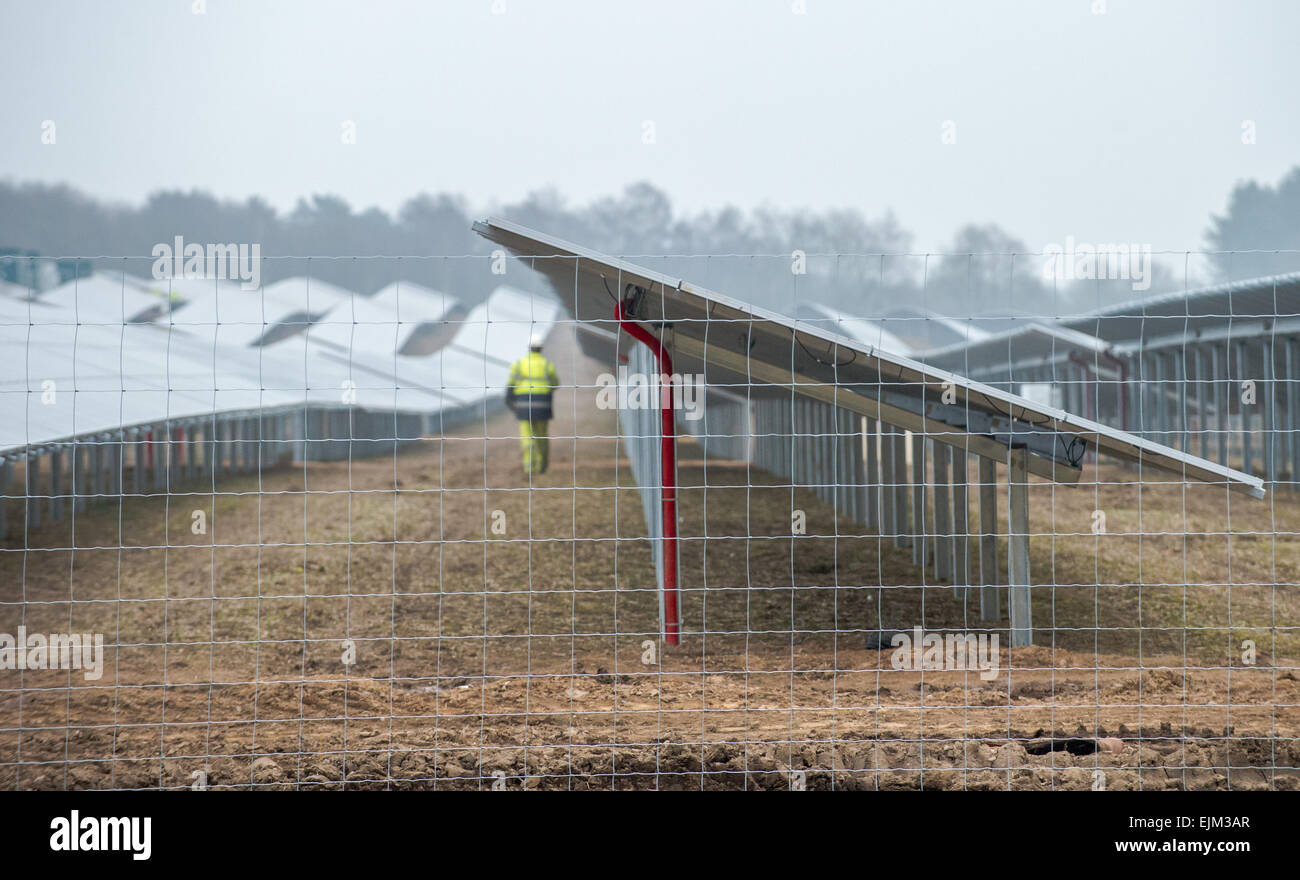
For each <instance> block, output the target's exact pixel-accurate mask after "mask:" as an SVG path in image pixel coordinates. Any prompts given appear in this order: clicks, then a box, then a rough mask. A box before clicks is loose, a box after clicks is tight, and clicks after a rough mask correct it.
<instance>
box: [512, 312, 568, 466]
mask: <svg viewBox="0 0 1300 880" xmlns="http://www.w3.org/2000/svg"><path fill="white" fill-rule="evenodd" d="M559 384H560V374H559V373H557V372H556V370H555V364H553V363H551V362H550V361H548V360H547V359H546V357H545V356H544V355H543V354H542V334H540V333H534V334H533V336H532V338H531V339H530V340H528V354H526V355H524V356H523V357H521V358H520V359H519V360H517V361H515V362H514V364H513V365H512V366H511V367H510V382H509V384H508V385H507V386H506V405H507V406H509V407H510V408H511V409H513V410H514V413H515V418H517V419H519V446H520V450H521V451H522V452H523V457H524V473H525V474H544V473H546V466H547V464H549V463H550V453H551V444H550V438H549V437H548V436H547V433H546V431H547V423H548V422H549V421H550V420H551V398H552V396H553V395H554V394H555V389H556V388H557V387H558V386H559Z"/></svg>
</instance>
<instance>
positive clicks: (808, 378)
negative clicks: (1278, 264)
mask: <svg viewBox="0 0 1300 880" xmlns="http://www.w3.org/2000/svg"><path fill="white" fill-rule="evenodd" d="M473 228H474V231H475V232H477V233H478V234H480V235H482V236H483V237H484V238H487V239H489V240H491V241H494V242H496V243H498V244H500V245H502V246H504V247H506V248H508V249H509V250H510V251H512V252H513V253H515V254H516V255H518V256H520V257H523V258H526V259H527V264H528V265H529V266H531V267H532V268H534V269H536V270H537V271H539V272H541V273H542V274H543V275H545V276H546V277H547V278H548V279H549V281H550V282H551V284H552V286H553V287H554V289H555V291H556V293H557V294H558V295H559V297H560V299H561V301H562V302H564V304H565V306H566V308H568V309H569V311H570V312H571V314H572V315H573V316H574V317H575V318H576V319H577V320H579V321H582V322H592V323H594V324H596V325H597V326H600V327H602V328H603V329H606V330H608V331H610V332H614V331H615V330H616V329H617V326H616V324H615V323H614V321H613V312H614V308H615V305H616V304H618V303H619V302H620V301H623V300H627V301H628V308H629V309H630V311H629V315H630V316H631V317H632V318H634V319H636V320H637V321H641V322H645V323H649V324H653V325H658V326H659V327H660V328H661V330H662V331H663V333H664V336H665V338H666V339H667V340H668V342H669V343H670V345H671V346H672V353H673V358H674V362H675V364H677V366H678V367H679V369H680V370H681V371H682V372H692V373H704V374H705V375H706V377H707V381H708V382H709V383H711V384H722V385H733V386H735V387H736V388H737V389H746V390H748V392H749V393H750V394H763V393H769V394H772V393H785V394H789V393H791V392H795V393H799V394H802V395H805V396H808V397H812V398H815V399H819V400H823V401H826V402H829V403H833V404H835V405H836V406H840V407H843V408H846V409H850V410H853V411H856V412H859V413H861V414H863V415H867V416H871V417H874V418H879V419H881V420H883V421H885V422H888V423H890V424H893V425H896V426H898V427H901V428H904V429H907V430H910V431H919V432H923V433H924V434H925V435H926V436H928V437H932V438H933V439H934V440H936V441H938V442H943V443H947V444H949V445H952V446H958V447H962V448H965V449H968V450H969V451H970V452H973V453H975V454H977V455H981V456H984V457H986V458H994V459H999V460H1005V458H1006V454H1007V450H1008V449H1012V448H1024V449H1026V450H1027V451H1028V452H1029V455H1028V467H1029V471H1030V472H1031V473H1034V474H1036V475H1038V476H1041V477H1046V478H1049V479H1052V480H1055V481H1057V482H1063V483H1073V482H1075V481H1077V480H1078V478H1079V474H1080V472H1081V466H1082V463H1083V458H1084V454H1085V453H1086V452H1087V451H1089V450H1095V451H1097V452H1103V453H1106V454H1109V455H1113V456H1116V457H1118V458H1122V459H1126V460H1131V461H1138V462H1140V463H1141V464H1143V465H1144V466H1146V467H1154V468H1157V469H1160V470H1163V471H1168V472H1170V473H1174V474H1178V475H1180V476H1182V477H1184V478H1192V479H1197V480H1202V481H1206V482H1215V483H1225V484H1227V485H1228V486H1230V487H1231V488H1233V489H1236V490H1240V491H1243V492H1247V493H1249V494H1251V495H1254V496H1256V497H1262V496H1263V494H1264V488H1263V481H1262V480H1260V479H1259V478H1256V477H1252V476H1250V475H1248V474H1244V473H1241V472H1240V471H1236V470H1232V469H1230V468H1227V467H1224V466H1222V465H1218V464H1215V463H1213V462H1210V461H1207V460H1205V459H1202V458H1197V457H1195V456H1191V455H1187V454H1185V453H1182V452H1179V451H1178V450H1175V449H1172V448H1170V447H1167V446H1163V445H1160V444H1157V443H1153V442H1151V441H1149V440H1145V439H1143V438H1141V437H1137V436H1135V435H1132V434H1129V433H1126V432H1124V431H1119V430H1116V429H1113V428H1110V427H1107V426H1105V425H1101V424H1098V423H1096V422H1093V421H1091V420H1089V419H1085V418H1083V417H1081V416H1077V415H1074V414H1072V413H1068V412H1066V411H1064V410H1061V409H1057V408H1055V407H1050V406H1046V405H1044V404H1040V403H1034V402H1033V401H1030V400H1027V399H1026V398H1023V397H1019V396H1017V395H1014V394H1009V393H1007V392H1004V391H1000V390H998V389H995V388H992V387H990V386H987V385H984V384H982V383H979V382H974V381H972V380H970V379H967V378H965V377H963V376H960V375H958V374H956V373H953V372H950V371H947V370H942V369H938V368H934V367H929V366H926V365H925V364H922V363H920V362H918V361H916V360H913V359H911V358H908V357H905V356H903V355H898V354H891V353H888V352H885V351H883V350H881V349H879V348H877V347H876V346H872V345H869V344H864V343H862V342H858V341H855V340H852V339H849V338H846V337H844V336H840V335H838V334H834V333H831V332H828V331H826V330H824V329H819V328H817V327H813V326H810V325H809V324H807V323H804V322H800V321H796V320H792V319H790V318H787V317H784V316H782V315H779V314H777V313H775V312H772V311H769V310H766V309H762V308H758V307H754V306H750V305H748V304H746V303H743V302H740V301H739V300H735V299H732V298H730V297H727V296H724V295H722V294H719V293H715V292H713V291H710V290H707V289H705V288H702V287H700V286H698V285H695V284H692V283H691V282H689V281H686V280H684V279H681V278H674V277H671V276H668V275H664V274H662V273H659V272H655V271H652V270H649V269H645V268H643V267H641V266H638V265H635V264H633V263H630V262H627V261H625V260H622V259H619V258H616V257H612V256H608V255H605V254H601V253H599V252H597V251H593V250H591V249H589V248H585V247H582V246H580V245H576V244H572V243H570V242H567V241H564V240H562V239H559V238H556V237H554V236H550V235H546V234H545V233H541V232H538V231H536V230H533V229H529V228H528V227H525V226H521V225H519V224H516V223H513V222H511V221H508V220H503V219H498V218H488V219H485V220H482V221H479V222H476V223H475V224H474V226H473Z"/></svg>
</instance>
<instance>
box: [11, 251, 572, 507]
mask: <svg viewBox="0 0 1300 880" xmlns="http://www.w3.org/2000/svg"><path fill="white" fill-rule="evenodd" d="M554 319H555V308H554V306H553V305H551V304H549V303H548V302H547V301H546V300H544V299H539V298H537V297H534V296H531V295H529V294H526V293H523V292H521V291H519V290H517V289H514V288H511V287H509V286H505V285H503V286H500V287H498V288H497V289H496V290H495V291H494V292H493V293H492V294H491V295H490V296H489V297H488V298H487V300H486V301H484V302H482V303H480V304H478V305H477V306H475V307H474V308H473V309H470V310H468V311H467V310H466V309H465V308H464V307H463V306H462V305H461V304H460V303H459V302H458V301H457V300H456V299H454V298H453V297H451V296H449V295H447V294H445V293H443V292H441V291H436V290H431V289H429V288H426V287H422V286H421V285H418V284H414V283H410V282H399V283H394V284H391V285H389V286H388V287H385V288H384V289H383V290H380V291H378V292H377V293H376V294H375V295H373V296H362V295H360V294H357V293H354V292H352V291H348V290H344V289H342V288H340V287H337V286H334V285H331V284H329V283H327V282H323V281H320V280H317V279H313V278H307V277H295V278H288V279H285V280H282V281H278V282H275V283H273V284H269V285H267V286H265V287H264V288H259V289H256V290H244V289H242V288H241V287H240V285H239V284H238V283H235V282H229V281H223V280H204V279H176V280H174V281H172V280H169V281H148V280H145V279H140V278H135V277H133V276H131V275H128V274H126V273H122V272H98V273H95V274H93V275H91V276H90V277H87V278H79V279H76V280H74V281H71V282H68V283H66V284H63V285H61V286H59V287H56V288H53V289H50V290H46V291H43V292H40V293H32V292H29V291H27V290H25V289H23V288H21V287H17V286H13V285H10V286H9V287H8V288H7V289H6V290H5V291H3V295H0V357H2V358H3V359H4V362H5V363H6V364H7V365H8V369H6V371H5V373H4V375H3V377H0V468H3V475H4V476H3V479H4V480H5V486H7V487H8V486H12V485H13V482H14V472H13V468H14V466H15V464H20V463H28V465H27V468H28V475H29V477H30V478H27V479H25V484H26V488H25V490H24V496H25V497H26V498H27V504H28V506H29V507H30V508H33V510H34V512H37V513H39V510H40V508H41V507H43V506H44V507H48V508H49V515H50V516H51V517H53V518H56V519H57V518H59V517H60V516H61V515H62V495H63V494H64V492H68V493H72V494H74V495H77V496H81V495H84V494H86V493H89V494H91V495H92V496H98V495H100V494H101V492H100V491H98V490H99V489H102V490H104V491H105V492H111V491H114V490H117V489H121V487H120V486H117V485H116V483H114V482H113V481H114V480H119V479H122V478H123V475H124V474H125V473H127V472H130V478H131V480H133V481H135V482H136V483H137V484H141V485H143V484H148V483H150V482H151V481H152V480H154V479H155V477H153V476H151V475H150V473H149V472H150V471H153V470H157V469H160V468H161V469H162V470H166V468H167V466H168V461H172V462H174V463H175V465H176V466H177V467H184V468H187V469H188V470H187V471H186V472H187V473H191V474H193V473H197V472H198V471H199V470H200V469H205V468H206V469H211V468H221V467H223V466H225V467H235V468H237V469H247V468H250V467H253V466H255V465H256V464H257V463H258V462H271V461H279V460H282V459H284V458H285V457H286V456H292V457H294V458H297V459H300V460H304V459H315V458H336V457H367V456H369V455H372V454H378V453H380V452H382V451H383V449H384V448H385V444H386V446H387V448H389V449H391V447H392V444H393V443H394V442H404V441H410V440H414V439H417V438H419V437H420V436H422V435H424V434H425V433H428V432H429V431H443V430H447V429H448V428H450V427H452V426H454V425H456V424H460V423H462V422H464V421H465V420H466V419H468V418H472V417H473V416H474V415H475V414H481V413H482V412H483V411H484V408H485V407H492V406H495V405H497V402H498V400H499V398H500V395H501V388H502V386H503V385H504V383H505V380H506V373H507V371H508V368H509V361H508V360H507V359H506V358H507V357H510V358H513V357H514V356H517V354H518V353H519V352H522V351H525V350H526V348H527V342H528V339H529V337H530V335H531V334H532V333H534V332H541V333H543V334H544V333H546V332H547V331H548V330H549V329H550V327H551V324H552V323H553V321H554ZM164 441H166V443H167V446H168V447H169V451H168V454H166V455H162V454H159V455H155V454H154V447H153V444H155V443H162V442H164ZM187 448H188V449H189V452H188V453H186V451H185V450H186V449H187ZM132 456H138V457H139V460H138V461H137V460H136V459H135V458H133V457H132ZM45 459H48V461H45ZM101 478H102V480H104V481H106V482H104V485H103V486H100V485H99V481H100V479H101ZM157 479H164V478H162V477H159V478H157ZM74 486H75V488H73V487H74ZM33 499H37V500H33ZM4 508H5V505H2V504H0V509H4ZM2 515H3V513H0V516H2Z"/></svg>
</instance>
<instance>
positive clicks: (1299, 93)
mask: <svg viewBox="0 0 1300 880" xmlns="http://www.w3.org/2000/svg"><path fill="white" fill-rule="evenodd" d="M500 2H502V3H503V5H504V12H502V13H501V14H494V12H493V6H494V3H493V0H444V2H427V3H415V2H411V3H401V2H366V3H340V2H320V0H314V2H290V0H270V2H253V0H207V2H206V12H205V13H204V14H201V15H198V14H194V12H193V11H192V0H141V2H131V3H127V2H102V0H101V2H91V0H84V2H61V0H46V2H20V0H0V23H2V26H0V81H2V82H3V84H4V86H5V88H4V95H5V105H6V112H4V113H3V114H0V176H3V177H5V178H8V179H11V180H40V181H49V182H56V181H57V182H67V183H71V184H72V185H74V186H76V187H78V188H80V189H82V190H84V191H86V192H88V193H89V194H91V195H94V196H99V197H107V198H111V199H119V200H124V201H128V202H132V203H137V202H139V201H140V200H141V199H143V197H144V196H145V195H146V194H147V193H149V192H152V191H154V190H157V189H160V188H183V189H190V188H201V189H206V190H209V191H211V192H212V193H213V194H215V195H218V196H220V197H231V198H244V197H247V196H250V195H261V196H264V197H265V198H267V199H268V200H269V201H270V202H271V204H273V205H275V206H276V207H277V208H280V209H289V208H291V207H292V205H293V203H294V202H295V201H296V200H297V199H298V198H300V197H302V196H306V195H310V194H312V193H336V194H339V195H341V196H343V197H345V198H346V199H348V200H349V201H350V202H351V203H352V204H353V205H354V206H356V207H358V208H365V207H367V206H371V205H377V206H380V207H382V208H384V209H386V210H394V209H396V208H397V207H398V206H399V205H400V204H401V203H402V201H404V200H405V199H406V198H407V197H409V196H411V195H413V194H415V193H417V192H420V191H431V192H455V193H460V194H463V195H464V196H466V197H467V199H468V200H469V202H470V204H471V205H473V206H474V207H475V208H476V209H480V212H486V211H487V210H490V209H491V207H492V206H493V205H496V204H500V203H504V202H507V201H513V200H517V199H519V198H521V197H522V196H523V195H524V194H526V193H528V192H529V191H532V190H536V189H539V188H543V187H554V188H555V189H556V190H558V191H559V192H560V193H562V194H563V195H564V196H565V197H567V198H568V199H570V200H573V201H578V202H582V201H586V200H589V199H592V198H595V197H598V196H601V195H606V194H610V193H613V192H616V191H618V190H620V189H621V188H622V187H623V186H625V185H626V184H628V183H629V182H632V181H637V180H648V181H651V182H653V183H654V184H655V185H657V186H659V187H661V188H662V189H664V190H665V191H666V192H667V193H668V194H669V195H670V196H671V197H672V199H673V201H674V203H675V204H676V205H677V206H678V207H680V208H681V209H683V210H685V211H698V210H704V209H713V208H718V207H721V206H722V205H725V204H734V205H737V206H740V207H743V208H751V207H754V206H758V205H764V204H766V205H772V206H776V207H780V208H800V207H810V208H815V209H826V208H831V207H852V208H856V209H859V210H861V211H863V212H864V213H865V214H866V215H868V216H871V217H875V216H879V215H881V214H883V213H884V212H885V211H887V210H890V209H892V210H893V211H895V212H896V213H897V215H898V218H899V221H900V222H901V223H902V224H903V225H905V226H906V227H907V228H908V229H909V230H911V231H912V232H914V233H915V236H916V239H915V244H916V248H917V249H918V250H922V251H927V250H938V249H941V248H942V247H943V246H944V245H945V244H946V243H947V242H948V241H950V239H951V237H952V235H953V233H954V232H955V231H956V229H957V228H958V227H959V226H961V225H962V224H964V223H968V222H974V223H983V222H996V223H998V224H999V225H1000V226H1002V227H1003V228H1004V229H1007V230H1008V231H1010V232H1011V233H1013V234H1015V235H1017V236H1019V237H1021V238H1023V239H1024V240H1025V241H1026V242H1027V243H1028V244H1029V245H1030V247H1031V248H1034V249H1038V248H1041V247H1044V246H1046V245H1047V244H1049V243H1051V242H1061V241H1063V240H1064V239H1065V238H1066V236H1074V237H1075V238H1076V239H1082V240H1091V241H1096V242H1112V241H1132V242H1144V243H1149V244H1151V245H1152V246H1153V247H1154V248H1155V249H1156V250H1161V249H1169V250H1183V249H1192V250H1195V249H1197V248H1200V247H1203V245H1204V231H1205V228H1206V225H1207V220H1206V218H1207V217H1208V216H1209V215H1210V214H1211V213H1214V212H1216V211H1221V210H1222V209H1223V207H1224V205H1225V200H1226V198H1227V194H1228V192H1229V190H1230V188H1231V187H1232V185H1233V183H1234V182H1236V181H1238V180H1241V179H1245V178H1255V179H1259V180H1261V181H1266V182H1273V181H1276V180H1277V179H1278V178H1279V177H1280V176H1281V175H1282V174H1283V173H1284V172H1285V171H1286V169H1287V168H1289V167H1290V166H1291V165H1292V164H1294V163H1295V162H1296V160H1297V157H1298V156H1300V151H1297V146H1300V114H1298V113H1297V112H1296V108H1297V107H1298V106H1300V85H1298V84H1300V59H1297V57H1296V54H1295V53H1294V51H1292V46H1291V43H1292V42H1293V40H1292V39H1290V38H1291V37H1293V36H1294V34H1295V33H1297V32H1298V31H1300V3H1295V2H1287V0H1278V2H1264V0H1257V2H1194V0H1168V2H1125V0H1107V2H1105V7H1106V11H1105V13H1104V14H1100V15H1098V14H1094V13H1093V9H1092V7H1093V0H1056V2H991V0H981V2H879V3H857V2H832V0H807V2H806V9H807V11H806V13H805V14H796V13H795V12H794V10H793V8H792V7H794V6H795V5H796V4H795V3H794V2H793V0H748V2H740V0H737V2H676V0H654V2H650V0H645V2H643V0H636V2H608V0H606V2H599V0H590V2H578V0H549V2H542V0H500ZM46 120H52V121H53V122H54V123H55V131H56V143H55V144H53V145H47V144H43V143H42V141H41V134H42V124H43V123H44V122H45V121H46ZM349 120H350V121H352V122H354V123H355V126H356V128H355V131H356V143H355V144H353V145H348V144H344V143H342V136H341V135H342V131H343V125H344V123H345V122H346V121H349ZM1245 120H1251V121H1252V122H1253V124H1254V126H1255V131H1256V133H1257V142H1256V143H1255V144H1253V145H1246V144H1243V143H1242V125H1243V121H1245ZM946 121H952V122H953V123H955V134H956V143H954V144H944V143H942V134H943V131H944V123H945V122H946ZM647 122H652V123H653V127H654V143H651V144H647V143H645V142H644V139H645V133H646V128H645V123H647ZM950 130H953V129H950Z"/></svg>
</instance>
